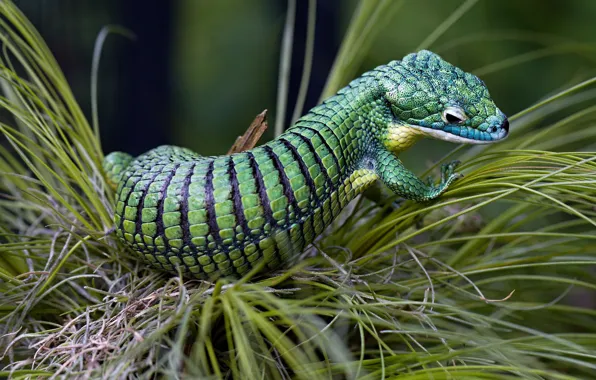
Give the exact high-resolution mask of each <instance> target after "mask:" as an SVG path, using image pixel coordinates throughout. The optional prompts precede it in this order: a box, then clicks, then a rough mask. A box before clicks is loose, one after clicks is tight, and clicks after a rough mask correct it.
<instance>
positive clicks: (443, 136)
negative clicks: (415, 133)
mask: <svg viewBox="0 0 596 380" xmlns="http://www.w3.org/2000/svg"><path fill="white" fill-rule="evenodd" d="M410 126H411V127H412V128H415V129H418V130H419V131H421V132H422V133H424V135H426V136H429V137H433V138H435V139H438V140H443V141H449V142H452V143H457V144H477V145H479V144H492V143H495V142H497V141H501V140H503V139H504V138H505V137H507V135H505V136H503V137H500V138H496V139H494V140H476V139H470V138H467V137H462V136H458V135H454V134H453V133H449V132H445V131H442V130H439V129H432V128H426V127H421V126H419V125H410Z"/></svg>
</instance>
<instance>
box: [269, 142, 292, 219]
mask: <svg viewBox="0 0 596 380" xmlns="http://www.w3.org/2000/svg"><path fill="white" fill-rule="evenodd" d="M263 148H264V149H265V152H267V154H268V155H269V158H270V159H271V160H272V161H273V166H274V167H275V169H276V170H277V171H278V172H279V178H280V180H281V184H282V187H283V190H284V196H285V197H286V199H287V200H288V205H292V207H293V209H294V212H295V213H296V214H301V210H300V208H299V207H298V203H297V202H296V197H294V192H293V191H292V185H291V184H290V180H289V179H288V176H287V175H286V172H285V170H284V167H283V165H282V163H281V161H280V160H279V157H277V154H275V152H274V151H273V148H271V147H270V146H269V145H264V146H263ZM289 220H290V213H289V212H288V213H286V222H289ZM286 224H288V223H286Z"/></svg>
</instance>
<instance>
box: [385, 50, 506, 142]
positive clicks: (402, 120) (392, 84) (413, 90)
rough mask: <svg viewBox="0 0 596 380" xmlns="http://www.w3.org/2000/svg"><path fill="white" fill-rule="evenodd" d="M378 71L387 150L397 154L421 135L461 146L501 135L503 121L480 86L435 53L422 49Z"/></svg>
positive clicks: (503, 129)
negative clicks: (387, 116) (389, 117)
mask: <svg viewBox="0 0 596 380" xmlns="http://www.w3.org/2000/svg"><path fill="white" fill-rule="evenodd" d="M380 73H381V74H380V75H379V76H378V79H379V81H380V82H381V85H382V86H383V90H384V91H385V99H386V100H387V101H388V103H389V104H390V107H391V111H392V114H393V117H394V121H393V122H392V123H390V125H389V128H388V136H387V144H388V145H389V148H390V149H391V150H400V149H401V148H404V147H406V146H402V145H409V144H411V141H410V140H413V139H415V138H417V137H421V136H429V137H434V138H437V139H440V140H445V141H451V142H456V143H467V144H487V143H492V142H496V141H499V140H502V139H504V138H505V137H507V134H508V132H509V122H508V120H507V117H506V116H505V114H504V113H503V112H501V110H500V109H499V108H498V107H497V106H496V105H495V103H494V102H493V100H492V99H491V97H490V94H489V92H488V89H487V88H486V85H485V84H484V82H482V80H480V79H479V78H478V77H476V76H475V75H473V74H470V73H466V72H464V71H463V70H461V69H459V68H457V67H455V66H453V65H452V64H450V63H448V62H446V61H444V60H443V59H442V58H441V57H439V56H438V55H436V54H434V53H432V52H430V51H426V50H422V51H420V52H418V53H413V54H409V55H407V56H406V57H404V58H403V60H401V61H393V62H391V63H389V64H388V65H387V66H384V68H383V69H382V70H381V71H380ZM400 139H401V140H402V141H401V142H400ZM404 139H405V140H408V141H405V140H404ZM400 144H401V145H400Z"/></svg>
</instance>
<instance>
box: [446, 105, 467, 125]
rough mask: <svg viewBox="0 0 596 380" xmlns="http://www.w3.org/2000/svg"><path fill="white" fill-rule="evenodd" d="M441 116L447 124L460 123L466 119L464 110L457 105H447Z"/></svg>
mask: <svg viewBox="0 0 596 380" xmlns="http://www.w3.org/2000/svg"><path fill="white" fill-rule="evenodd" d="M441 116H442V118H443V121H444V122H446V123H449V124H460V123H463V122H464V121H466V120H467V119H468V117H467V116H466V113H465V112H464V110H462V109H461V108H459V107H447V108H445V110H444V111H443V114H442V115H441Z"/></svg>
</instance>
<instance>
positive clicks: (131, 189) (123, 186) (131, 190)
mask: <svg viewBox="0 0 596 380" xmlns="http://www.w3.org/2000/svg"><path fill="white" fill-rule="evenodd" d="M135 174H136V173H135V172H131V173H130V175H129V176H128V177H126V179H124V178H121V179H120V181H124V182H122V189H120V192H119V193H118V199H117V200H116V205H117V204H118V200H120V194H121V193H122V190H123V189H124V188H125V187H126V183H127V182H128V180H129V179H131V178H132V177H133V176H134V175H135ZM142 179H143V176H142V175H140V176H139V179H137V180H136V181H135V182H134V183H133V184H132V186H130V192H129V193H128V194H127V195H126V199H124V209H122V215H120V225H119V226H118V229H119V230H121V231H122V233H123V234H124V219H125V218H124V212H125V211H126V206H128V201H129V200H130V195H131V194H132V192H133V191H134V190H135V186H136V185H137V183H139V182H140V181H141V180H142ZM135 229H136V226H135ZM136 232H137V231H135V233H136Z"/></svg>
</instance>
